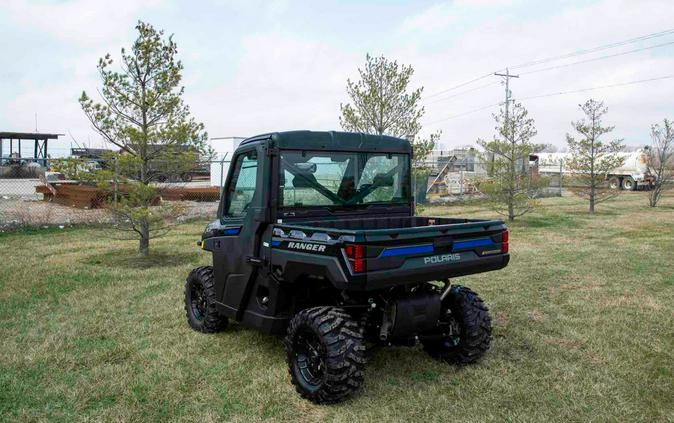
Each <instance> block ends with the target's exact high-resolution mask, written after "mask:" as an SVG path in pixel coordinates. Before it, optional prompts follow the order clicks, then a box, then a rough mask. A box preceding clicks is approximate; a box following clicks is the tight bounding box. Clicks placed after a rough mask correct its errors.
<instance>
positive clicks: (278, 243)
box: [271, 241, 281, 247]
mask: <svg viewBox="0 0 674 423" xmlns="http://www.w3.org/2000/svg"><path fill="white" fill-rule="evenodd" d="M279 245H281V241H272V242H271V246H272V247H278V246H279Z"/></svg>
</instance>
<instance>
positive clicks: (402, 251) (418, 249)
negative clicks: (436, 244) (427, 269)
mask: <svg viewBox="0 0 674 423" xmlns="http://www.w3.org/2000/svg"><path fill="white" fill-rule="evenodd" d="M432 252H433V245H431V244H428V245H417V246H414V247H398V248H387V249H385V250H384V251H383V252H382V253H381V256H380V257H393V256H405V255H408V254H422V253H432Z"/></svg>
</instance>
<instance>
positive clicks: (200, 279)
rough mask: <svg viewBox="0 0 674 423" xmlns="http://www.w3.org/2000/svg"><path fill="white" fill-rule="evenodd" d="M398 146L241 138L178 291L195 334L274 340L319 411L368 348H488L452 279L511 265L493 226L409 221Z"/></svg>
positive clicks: (466, 295) (376, 140)
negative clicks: (257, 334) (198, 255)
mask: <svg viewBox="0 0 674 423" xmlns="http://www.w3.org/2000/svg"><path fill="white" fill-rule="evenodd" d="M411 155H412V147H411V146H410V143H409V142H408V141H406V140H403V139H399V138H392V137H387V136H375V135H365V134H357V133H343V132H312V131H295V132H278V133H273V134H265V135H260V136H256V137H252V138H249V139H247V140H245V141H243V142H242V143H241V145H240V146H239V148H238V149H237V150H236V153H235V154H234V156H233V160H232V165H231V167H230V169H229V173H228V175H227V182H226V185H225V187H224V190H223V192H222V197H221V203H220V207H219V209H218V217H217V219H216V220H215V221H213V222H212V223H210V224H209V225H208V226H207V227H206V229H205V231H204V233H203V235H202V241H201V246H202V248H203V249H204V250H208V251H210V252H211V253H212V254H213V266H212V267H210V266H209V267H200V268H197V269H194V270H193V271H192V272H191V273H190V275H189V277H188V278H187V282H186V284H185V309H186V311H187V320H188V322H189V324H190V326H191V327H192V328H194V329H195V330H198V331H201V332H207V333H210V332H217V331H220V330H223V329H224V328H225V327H226V326H227V323H228V320H229V319H235V320H237V321H239V322H241V323H243V324H244V325H247V326H251V327H254V328H257V329H260V330H262V331H264V332H267V333H271V334H277V335H283V336H285V339H284V343H285V347H286V351H287V360H288V366H289V370H290V376H291V379H292V383H293V384H294V385H295V387H296V389H297V391H298V392H299V393H300V395H302V396H303V397H305V398H307V399H309V400H311V401H313V402H316V403H333V402H338V401H342V400H344V399H346V398H347V397H348V396H349V395H351V394H352V393H354V392H355V391H357V390H358V389H359V388H360V387H361V385H362V383H363V374H364V368H365V359H366V346H367V347H371V346H372V347H373V346H376V345H394V344H397V345H401V344H402V345H415V344H417V343H418V342H420V343H421V344H422V345H423V347H424V349H425V350H426V351H427V352H428V353H429V354H431V355H432V356H434V357H437V358H439V359H442V360H446V361H448V362H451V363H472V362H474V361H476V360H477V359H479V358H480V357H481V356H482V355H483V354H484V353H485V352H486V351H487V349H488V348H489V342H490V339H491V320H490V317H489V312H488V309H487V307H486V306H485V304H484V303H483V302H482V300H481V299H480V298H479V297H478V296H477V294H475V293H474V292H473V291H471V290H470V289H468V288H466V287H463V286H461V285H453V284H450V278H454V277H457V276H462V275H468V274H473V273H480V272H487V271H490V270H496V269H501V268H503V267H505V266H506V265H507V264H508V259H509V254H508V230H507V229H506V227H505V225H504V224H503V222H502V221H500V220H472V219H457V218H445V217H435V218H431V217H419V216H415V215H414V201H413V198H412V195H411V191H412V190H411V176H410V157H411Z"/></svg>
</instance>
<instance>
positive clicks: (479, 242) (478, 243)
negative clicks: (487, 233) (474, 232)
mask: <svg viewBox="0 0 674 423" xmlns="http://www.w3.org/2000/svg"><path fill="white" fill-rule="evenodd" d="M488 245H494V242H493V241H492V240H491V239H488V238H483V239H473V240H470V241H458V242H455V243H454V246H453V247H452V250H460V249H464V248H475V247H486V246H488Z"/></svg>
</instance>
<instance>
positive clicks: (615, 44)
mask: <svg viewBox="0 0 674 423" xmlns="http://www.w3.org/2000/svg"><path fill="white" fill-rule="evenodd" d="M669 34H674V29H667V30H664V31H659V32H653V33H650V34H645V35H641V36H639V37H635V38H630V39H627V40H623V41H617V42H613V43H609V44H604V45H601V46H597V47H593V48H590V49H585V50H578V51H575V52H572V53H566V54H561V55H558V56H552V57H548V58H545V59H538V60H533V61H529V62H524V63H520V64H518V65H515V66H511V67H510V68H523V67H529V66H534V65H539V64H543V63H549V62H551V61H555V60H560V59H567V58H569V57H574V56H581V55H585V54H589V53H596V52H597V51H602V50H607V49H610V48H615V47H620V46H623V45H626V44H631V43H635V42H638V41H644V40H649V39H652V38H657V37H662V36H665V35H669ZM668 44H672V43H665V44H660V45H656V46H652V47H647V48H643V49H637V50H632V51H629V52H623V53H618V54H616V55H608V56H602V57H600V58H594V59H589V60H587V61H588V62H589V61H594V60H601V59H606V58H609V57H616V56H621V55H624V54H629V53H634V52H637V51H643V50H648V49H650V48H656V47H662V46H664V45H668ZM585 62H586V61H579V62H574V63H572V64H566V65H563V66H560V67H566V66H572V65H574V64H579V63H585ZM551 69H555V68H554V67H550V68H545V69H540V70H536V71H530V72H526V73H534V72H543V71H544V70H551ZM503 70H505V69H504V68H500V69H497V70H495V71H493V72H489V73H486V74H484V75H481V76H478V77H477V78H473V79H471V80H469V81H465V82H462V83H460V84H457V85H454V86H451V87H449V88H446V89H444V90H441V91H438V92H436V93H433V94H431V95H428V96H426V99H428V98H433V97H437V96H439V95H442V94H445V93H447V92H450V91H453V90H455V89H457V88H461V87H465V86H466V85H469V84H472V83H474V82H477V81H480V80H482V79H485V78H488V77H490V76H492V75H493V74H494V73H495V72H501V71H503ZM523 74H524V73H523ZM467 92H469V91H467ZM448 98H450V97H448Z"/></svg>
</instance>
